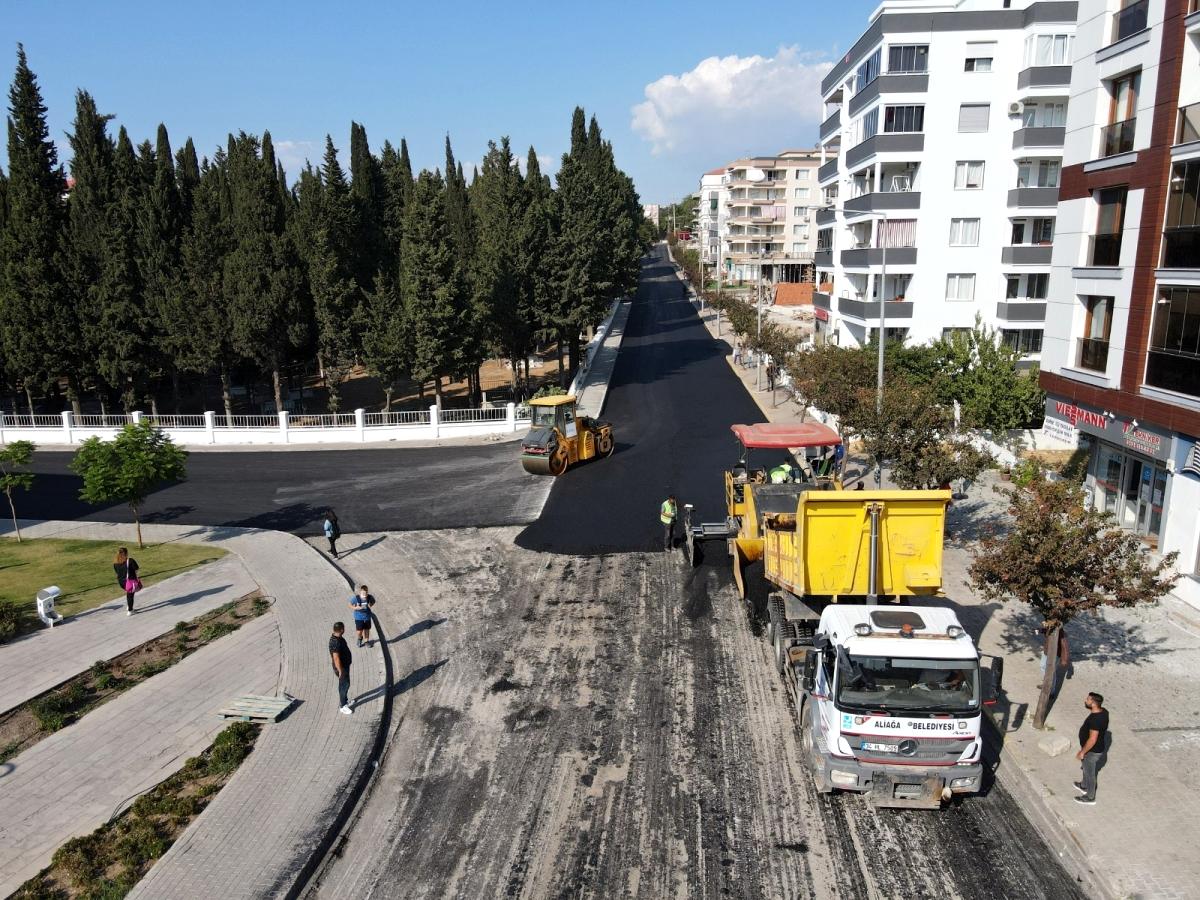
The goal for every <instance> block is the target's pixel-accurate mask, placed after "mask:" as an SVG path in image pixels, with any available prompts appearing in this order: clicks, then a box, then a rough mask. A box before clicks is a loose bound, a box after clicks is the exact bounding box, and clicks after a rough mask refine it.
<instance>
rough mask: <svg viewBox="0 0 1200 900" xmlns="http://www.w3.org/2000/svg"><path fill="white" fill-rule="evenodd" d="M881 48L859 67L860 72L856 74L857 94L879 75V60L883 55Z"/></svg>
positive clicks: (855, 88) (855, 86)
mask: <svg viewBox="0 0 1200 900" xmlns="http://www.w3.org/2000/svg"><path fill="white" fill-rule="evenodd" d="M881 52H882V51H880V50H876V51H875V52H874V53H872V54H871V55H870V56H869V57H867V61H866V62H864V63H863V64H862V65H861V66H859V67H858V72H857V73H856V74H855V84H854V92H855V93H856V94H857V93H858V92H859V91H861V90H862V89H863V88H865V87H866V86H867V85H868V84H870V83H871V82H872V81H874V80H875V79H876V78H878V77H879V60H880V56H881Z"/></svg>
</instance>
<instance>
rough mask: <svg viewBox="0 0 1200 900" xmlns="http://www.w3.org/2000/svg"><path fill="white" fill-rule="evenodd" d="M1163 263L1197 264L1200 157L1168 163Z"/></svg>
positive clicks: (1199, 259)
mask: <svg viewBox="0 0 1200 900" xmlns="http://www.w3.org/2000/svg"><path fill="white" fill-rule="evenodd" d="M1162 264H1163V268H1168V269H1174V268H1185V269H1192V268H1195V267H1196V266H1198V265H1200V160H1195V159H1193V160H1189V161H1188V162H1181V163H1175V165H1173V166H1172V167H1171V182H1170V186H1169V191H1168V194H1167V222H1166V227H1165V228H1163V260H1162Z"/></svg>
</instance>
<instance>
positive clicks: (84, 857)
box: [50, 834, 108, 888]
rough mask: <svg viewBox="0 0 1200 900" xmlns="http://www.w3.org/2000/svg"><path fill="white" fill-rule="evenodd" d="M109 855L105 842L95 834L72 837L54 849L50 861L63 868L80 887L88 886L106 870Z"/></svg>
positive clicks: (65, 873) (64, 872)
mask: <svg viewBox="0 0 1200 900" xmlns="http://www.w3.org/2000/svg"><path fill="white" fill-rule="evenodd" d="M107 856H108V854H107V853H106V852H105V847H104V845H103V843H102V842H101V841H100V840H99V839H98V838H97V837H96V835H94V834H86V835H84V836H83V837H75V838H71V839H70V840H69V841H67V842H66V843H65V844H63V845H62V846H61V847H59V848H58V849H57V850H55V851H54V856H53V857H52V858H51V860H50V862H51V864H52V865H54V866H56V867H58V868H59V869H61V870H62V872H63V874H64V875H66V876H67V877H68V878H69V879H71V882H72V883H73V884H74V885H75V886H76V887H79V888H83V887H86V886H87V885H88V883H89V882H91V881H94V880H95V879H96V878H97V877H99V876H100V874H101V873H102V872H103V871H104V868H105V866H106V865H107Z"/></svg>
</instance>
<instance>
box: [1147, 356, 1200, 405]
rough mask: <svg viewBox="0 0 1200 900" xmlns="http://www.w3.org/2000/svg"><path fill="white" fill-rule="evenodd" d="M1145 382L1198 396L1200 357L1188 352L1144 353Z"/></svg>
mask: <svg viewBox="0 0 1200 900" xmlns="http://www.w3.org/2000/svg"><path fill="white" fill-rule="evenodd" d="M1146 384H1148V385H1149V386H1150V387H1156V388H1162V389H1163V390H1164V391H1175V392H1176V393H1179V394H1187V395H1189V396H1191V397H1200V359H1197V358H1196V357H1195V356H1194V355H1192V354H1190V353H1184V354H1180V353H1165V352H1163V351H1162V350H1151V351H1150V352H1149V353H1147V354H1146Z"/></svg>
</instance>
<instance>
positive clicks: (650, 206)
mask: <svg viewBox="0 0 1200 900" xmlns="http://www.w3.org/2000/svg"><path fill="white" fill-rule="evenodd" d="M658 214H659V209H658V204H657V203H643V204H642V215H643V216H645V217H646V218H647V219H649V220H650V221H651V222H653V223H654V226H655V227H656V228H657V227H658Z"/></svg>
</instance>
